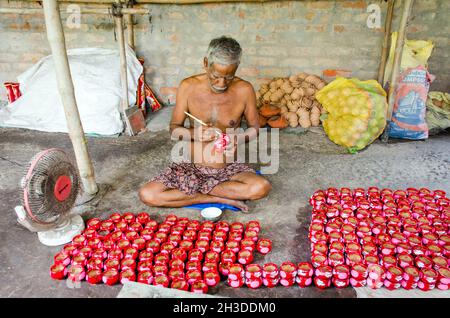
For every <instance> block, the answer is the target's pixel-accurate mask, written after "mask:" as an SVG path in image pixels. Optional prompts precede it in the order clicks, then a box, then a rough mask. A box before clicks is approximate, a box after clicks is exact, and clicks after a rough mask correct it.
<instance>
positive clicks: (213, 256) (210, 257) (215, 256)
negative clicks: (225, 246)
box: [204, 251, 220, 263]
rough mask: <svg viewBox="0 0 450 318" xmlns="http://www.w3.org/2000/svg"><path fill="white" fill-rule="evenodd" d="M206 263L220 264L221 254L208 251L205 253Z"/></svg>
mask: <svg viewBox="0 0 450 318" xmlns="http://www.w3.org/2000/svg"><path fill="white" fill-rule="evenodd" d="M204 258H205V262H214V263H218V262H219V261H220V254H219V253H217V252H214V251H208V252H206V253H205V257H204Z"/></svg>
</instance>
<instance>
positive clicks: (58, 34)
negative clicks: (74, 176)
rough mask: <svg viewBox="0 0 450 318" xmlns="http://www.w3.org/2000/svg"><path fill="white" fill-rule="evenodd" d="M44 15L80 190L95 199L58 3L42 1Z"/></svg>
mask: <svg viewBox="0 0 450 318" xmlns="http://www.w3.org/2000/svg"><path fill="white" fill-rule="evenodd" d="M44 12H45V27H46V29H47V38H48V42H49V44H50V49H51V51H52V58H53V63H54V65H55V72H56V79H57V82H58V91H59V95H60V96H61V101H62V104H63V106H64V113H65V116H66V121H67V128H68V130H69V137H70V140H71V142H72V145H73V149H74V152H75V158H76V161H77V166H78V169H79V173H80V177H81V181H82V184H83V189H84V191H85V192H87V194H89V195H94V194H95V193H97V192H98V187H97V183H96V182H95V175H94V168H93V166H92V162H91V158H90V155H89V151H88V149H87V141H86V138H85V136H84V131H83V126H82V124H81V120H80V115H79V113H78V108H77V101H76V99H75V93H74V88H73V82H72V75H71V74H70V67H69V61H68V58H67V52H66V44H65V39H64V32H63V27H62V24H61V17H60V15H59V7H58V2H57V0H44Z"/></svg>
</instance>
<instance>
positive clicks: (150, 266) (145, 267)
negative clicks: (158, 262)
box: [137, 260, 153, 273]
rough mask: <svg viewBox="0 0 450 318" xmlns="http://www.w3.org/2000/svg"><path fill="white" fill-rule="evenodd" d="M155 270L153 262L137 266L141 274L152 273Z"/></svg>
mask: <svg viewBox="0 0 450 318" xmlns="http://www.w3.org/2000/svg"><path fill="white" fill-rule="evenodd" d="M152 269H153V264H152V261H150V260H148V261H140V262H139V263H138V264H137V270H138V272H139V273H141V272H148V271H151V270H152Z"/></svg>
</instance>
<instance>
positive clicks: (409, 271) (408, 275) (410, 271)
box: [403, 266, 420, 283]
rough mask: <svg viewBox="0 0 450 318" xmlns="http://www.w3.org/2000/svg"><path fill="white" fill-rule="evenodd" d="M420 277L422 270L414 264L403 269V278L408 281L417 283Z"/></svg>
mask: <svg viewBox="0 0 450 318" xmlns="http://www.w3.org/2000/svg"><path fill="white" fill-rule="evenodd" d="M419 279H420V272H419V270H418V269H417V268H415V267H414V266H408V267H405V268H404V269H403V280H404V281H405V282H407V283H417V282H418V281H419Z"/></svg>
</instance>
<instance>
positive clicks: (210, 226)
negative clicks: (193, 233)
mask: <svg viewBox="0 0 450 318" xmlns="http://www.w3.org/2000/svg"><path fill="white" fill-rule="evenodd" d="M215 227H216V226H215V225H214V222H211V221H205V222H203V223H202V224H201V225H200V231H205V232H209V233H212V232H213V231H214V229H215Z"/></svg>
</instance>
